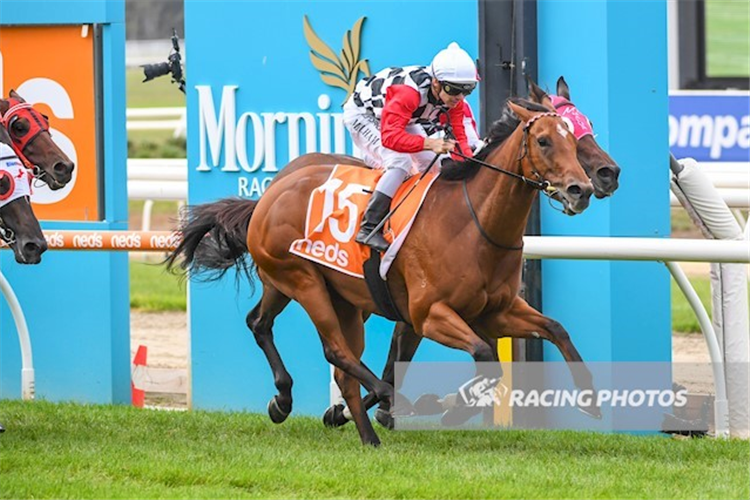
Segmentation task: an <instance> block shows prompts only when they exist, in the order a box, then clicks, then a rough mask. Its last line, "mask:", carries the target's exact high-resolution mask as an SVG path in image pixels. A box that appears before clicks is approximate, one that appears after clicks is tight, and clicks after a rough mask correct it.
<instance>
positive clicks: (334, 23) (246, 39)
mask: <svg viewBox="0 0 750 500" xmlns="http://www.w3.org/2000/svg"><path fill="white" fill-rule="evenodd" d="M427 6H428V4H427V3H425V2H403V3H399V4H395V3H384V2H377V1H361V2H278V1H246V2H216V1H202V0H186V2H185V31H186V36H185V39H186V41H187V44H188V45H189V50H188V53H189V54H190V55H189V60H188V69H187V71H188V72H189V88H188V93H187V104H188V122H189V127H188V164H189V174H188V181H189V188H188V189H189V192H188V196H189V203H190V204H191V205H195V204H199V203H207V202H212V201H216V200H218V199H220V198H226V197H229V196H241V197H246V198H257V197H258V196H260V195H261V194H262V192H263V190H264V189H265V187H266V186H267V185H268V183H270V181H271V180H272V179H273V177H274V175H275V174H276V173H277V172H278V171H279V170H280V169H282V168H283V167H284V166H285V165H286V164H287V163H288V162H289V161H290V160H291V159H294V158H296V157H297V156H299V155H301V154H304V153H306V152H313V151H320V152H337V153H348V154H351V153H353V152H354V151H353V149H352V145H351V139H350V138H349V134H348V132H347V131H346V130H345V128H344V126H343V120H342V110H341V105H342V104H343V103H344V101H345V100H346V98H347V97H348V95H349V93H350V91H351V89H352V88H353V86H354V85H355V84H356V82H357V81H358V80H359V79H361V78H364V77H366V76H369V75H371V74H374V73H376V72H377V71H379V70H381V69H383V68H385V67H388V66H406V65H428V64H429V63H430V61H431V60H432V58H433V56H434V55H435V54H436V53H437V52H438V51H440V50H441V49H443V48H445V47H446V46H447V45H448V44H449V43H450V42H452V41H455V42H458V43H459V44H460V45H461V46H462V47H463V48H464V49H466V50H467V51H468V52H469V54H471V55H473V56H475V57H476V56H478V48H477V47H478V46H477V40H478V33H477V26H478V19H477V15H478V7H477V2H476V1H475V0H464V1H451V2H442V3H441V4H440V8H439V9H432V8H426V7H427ZM447 12H449V13H450V15H446V13H447ZM217 34H218V35H219V36H217ZM470 101H471V104H472V105H473V107H474V109H475V110H477V109H478V93H476V92H475V93H474V94H473V95H472V96H471V99H470ZM234 278H235V276H234V275H233V274H231V273H230V274H228V275H227V276H225V277H224V279H223V280H222V281H221V282H220V283H212V284H206V283H200V282H197V281H194V282H191V284H190V337H191V340H190V346H191V358H192V365H191V376H192V406H193V407H194V408H216V409H219V408H223V409H249V410H254V411H265V408H266V403H267V402H268V400H269V399H270V398H271V396H272V395H273V394H274V393H275V388H274V386H273V379H272V376H271V372H270V370H269V369H268V363H267V362H266V360H265V358H264V356H263V354H262V352H261V350H260V349H259V348H258V347H257V346H256V345H255V340H254V338H253V335H252V333H251V332H250V331H249V330H248V329H247V327H246V326H245V315H246V314H247V313H248V311H249V310H250V309H251V308H252V307H253V306H254V305H255V304H256V303H257V301H258V300H259V298H260V286H256V289H255V290H253V289H251V287H250V286H248V285H247V283H246V280H245V279H244V277H240V280H239V282H238V283H239V286H238V287H236V286H235V279H234ZM392 325H393V323H391V322H387V321H385V320H379V319H371V320H370V321H368V323H367V325H366V329H367V335H366V340H367V347H366V353H365V362H366V363H367V364H368V365H369V366H370V367H371V368H372V369H373V370H375V371H376V372H377V371H380V369H381V367H382V366H383V364H384V362H385V358H386V352H387V350H388V347H389V345H390V333H391V330H392ZM274 333H275V340H276V343H277V345H278V348H279V351H280V353H281V356H282V358H283V359H284V360H285V362H286V364H287V368H288V369H289V371H290V373H291V375H292V377H293V378H294V381H295V383H294V389H293V394H294V398H295V399H294V411H295V413H300V412H301V413H308V414H309V413H312V414H318V415H319V414H321V412H322V411H323V410H324V409H325V408H326V407H327V406H328V402H329V397H328V391H329V381H330V371H329V365H328V364H327V363H326V361H325V358H324V356H323V350H322V348H321V344H320V340H319V338H318V335H317V333H316V331H315V329H314V327H313V325H312V322H311V321H310V320H309V319H308V318H307V315H306V314H305V313H304V311H302V309H301V308H300V307H299V306H298V305H297V304H296V303H292V304H291V305H290V306H289V307H287V309H286V310H285V311H283V313H282V314H281V315H280V316H279V318H278V320H277V322H276V323H275V325H274ZM425 344H426V345H425V346H424V348H423V349H421V350H420V353H419V358H421V357H422V356H424V357H425V358H424V359H432V360H440V359H468V356H466V355H464V354H463V353H457V352H456V351H451V350H449V349H446V348H443V347H442V346H437V345H436V344H434V343H430V342H425Z"/></svg>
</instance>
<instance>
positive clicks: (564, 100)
mask: <svg viewBox="0 0 750 500" xmlns="http://www.w3.org/2000/svg"><path fill="white" fill-rule="evenodd" d="M527 83H528V93H529V100H530V101H532V102H536V103H538V104H542V105H543V106H545V107H547V108H548V109H550V110H559V109H561V108H562V109H563V112H564V113H565V115H564V117H565V118H566V124H567V125H568V127H569V128H570V130H571V131H572V132H573V133H574V135H575V136H576V139H578V143H577V156H578V161H579V162H580V163H581V166H582V167H583V169H584V170H585V171H586V173H587V175H588V176H589V178H590V179H591V181H592V184H593V186H594V194H595V196H596V197H598V198H604V197H608V196H611V195H612V194H614V192H615V191H616V190H617V188H618V185H619V183H618V178H619V174H620V167H619V166H618V165H617V164H616V162H615V161H614V160H613V159H612V157H611V156H610V155H609V154H608V153H607V152H606V151H604V150H603V149H602V148H601V147H600V146H599V144H598V143H597V142H596V139H595V138H594V134H593V125H592V124H591V121H590V120H589V119H588V117H587V116H586V115H585V114H583V113H582V112H581V111H580V110H578V108H577V107H576V106H575V105H574V104H573V103H572V101H571V97H570V88H569V86H568V84H567V82H566V81H565V79H564V77H562V76H561V77H560V78H559V79H558V80H557V86H556V90H557V94H555V95H548V94H547V93H546V92H545V91H544V90H542V89H541V88H540V87H539V86H538V85H536V83H535V82H533V81H532V80H531V79H528V82H527ZM518 124H519V120H518V118H517V117H516V116H515V115H514V114H513V113H512V112H510V110H509V109H507V108H506V109H505V110H503V112H502V114H501V117H500V119H499V120H498V121H497V122H496V123H495V124H494V125H493V127H492V128H491V130H490V132H489V134H488V137H487V138H485V141H486V142H492V143H496V142H498V141H502V140H504V139H505V138H507V137H508V136H509V135H510V133H511V132H512V131H513V130H514V129H515V128H516V126H518ZM337 163H340V164H346V165H358V166H362V167H366V166H367V165H366V164H365V163H364V162H363V161H362V160H361V159H359V158H355V157H353V156H346V155H337V154H322V153H309V154H306V155H303V156H300V157H298V158H296V159H295V160H293V161H291V162H290V163H289V164H288V165H287V166H285V167H284V168H283V169H282V170H281V171H280V172H279V173H278V174H277V176H276V177H275V178H274V180H273V182H277V181H278V180H279V179H280V178H282V177H283V176H285V175H289V174H290V173H292V172H295V171H296V170H299V169H300V168H304V167H307V166H310V165H335V164H337ZM238 231H239V232H241V233H243V234H244V228H238ZM244 240H245V237H244V236H242V237H240V238H238V241H242V243H243V244H242V245H241V247H238V248H235V249H234V252H235V253H240V254H244V253H245V252H246V251H247V248H246V246H245V245H244ZM212 241H214V240H212V239H206V240H204V241H203V243H202V247H201V248H202V255H201V259H200V261H201V263H202V264H207V263H209V262H211V263H212V265H214V266H215V267H216V268H217V269H220V270H222V271H225V270H226V269H228V268H229V267H231V265H233V264H234V259H233V258H232V256H231V255H229V254H228V253H227V250H228V249H227V248H224V250H223V252H221V251H219V249H218V247H216V246H215V245H214V246H213V247H212V248H209V242H212ZM210 251H214V252H217V253H216V254H215V255H213V256H210V255H209V253H210ZM250 324H251V320H250V318H249V319H248V325H250ZM272 335H273V334H272V333H268V334H267V335H265V336H256V339H265V338H266V337H268V336H271V337H272ZM421 340H422V337H421V336H419V335H417V334H416V333H415V332H414V330H413V328H412V327H411V325H409V324H405V323H400V322H399V323H397V325H396V326H395V328H394V331H393V336H392V341H391V348H390V351H389V353H388V359H387V362H386V366H385V367H384V369H383V375H382V379H383V380H384V381H386V382H388V383H389V384H391V385H394V383H395V372H394V368H395V363H396V362H408V361H411V359H412V358H413V356H414V354H415V353H416V351H417V348H418V347H419V344H420V342H421ZM487 340H488V341H489V342H490V345H491V347H492V351H493V353H496V352H497V344H496V339H491V338H490V339H487ZM275 373H277V372H275ZM278 373H281V374H282V375H281V379H283V380H286V381H288V383H287V382H285V383H284V384H283V385H285V386H286V385H291V377H290V376H289V375H288V373H286V370H285V369H283V366H282V369H280V370H279V371H278ZM287 377H288V378H287ZM377 402H378V400H377V398H376V397H375V395H374V394H373V393H369V394H368V395H367V396H366V397H365V398H364V404H365V407H366V408H367V409H369V408H371V407H372V406H374V405H375V404H376V403H377ZM274 408H275V405H271V406H270V408H269V409H270V411H272V412H273V409H274ZM347 413H348V412H344V407H343V405H335V406H333V407H331V408H329V409H328V411H327V412H326V415H325V416H324V423H325V424H326V425H328V426H331V427H338V426H340V425H343V424H345V423H346V422H348V420H347V419H346V418H345V416H344V415H347ZM284 418H286V417H285V414H284V412H278V413H272V419H273V420H274V421H275V422H279V421H283V420H284ZM375 419H376V420H377V421H378V422H379V423H381V424H382V425H383V426H385V427H387V428H392V426H393V418H392V416H391V412H390V405H389V404H388V403H387V402H381V405H380V408H379V409H378V411H377V412H376V413H375Z"/></svg>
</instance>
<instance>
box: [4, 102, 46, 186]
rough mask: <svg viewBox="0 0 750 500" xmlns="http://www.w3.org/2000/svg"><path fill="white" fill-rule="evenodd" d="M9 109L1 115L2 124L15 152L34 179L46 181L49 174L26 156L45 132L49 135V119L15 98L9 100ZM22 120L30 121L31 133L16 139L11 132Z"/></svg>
mask: <svg viewBox="0 0 750 500" xmlns="http://www.w3.org/2000/svg"><path fill="white" fill-rule="evenodd" d="M8 103H9V107H8V110H7V111H6V112H5V113H4V114H2V115H0V124H2V126H3V127H5V129H6V130H7V131H8V135H9V136H10V139H11V144H10V145H11V147H12V148H13V151H15V153H16V155H17V156H18V158H19V159H20V160H21V162H22V163H23V164H24V166H25V167H26V168H27V169H29V170H31V172H32V173H33V178H34V179H38V180H40V181H43V180H44V177H45V176H46V175H47V173H46V172H45V171H44V170H42V169H41V168H39V167H38V166H37V165H34V164H33V163H32V162H31V161H29V159H28V158H27V157H26V155H25V154H24V151H25V150H26V148H27V147H28V146H29V144H31V143H32V142H33V141H34V140H36V139H37V138H38V137H39V136H40V135H41V134H42V133H43V132H47V133H49V121H48V120H47V117H46V116H44V115H43V114H42V113H40V112H39V111H37V110H36V109H34V107H33V106H32V105H31V104H29V103H27V102H23V101H19V100H18V99H14V98H13V97H10V98H8ZM20 118H26V119H27V120H28V121H29V132H28V133H27V134H25V135H24V136H23V137H20V138H19V137H14V135H13V133H12V132H11V127H12V126H13V124H14V123H15V122H16V120H18V119H20Z"/></svg>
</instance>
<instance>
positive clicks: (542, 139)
mask: <svg viewBox="0 0 750 500" xmlns="http://www.w3.org/2000/svg"><path fill="white" fill-rule="evenodd" d="M536 143H537V144H539V146H541V147H543V148H546V147H547V146H549V139H547V138H546V137H539V138H538V139H537V140H536Z"/></svg>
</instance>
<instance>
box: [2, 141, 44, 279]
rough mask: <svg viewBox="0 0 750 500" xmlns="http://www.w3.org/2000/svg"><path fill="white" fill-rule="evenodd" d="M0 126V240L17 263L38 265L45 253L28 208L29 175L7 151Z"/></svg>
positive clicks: (18, 160)
mask: <svg viewBox="0 0 750 500" xmlns="http://www.w3.org/2000/svg"><path fill="white" fill-rule="evenodd" d="M10 143H11V138H10V137H9V136H8V133H7V131H6V130H5V129H4V128H2V127H0V152H1V153H0V239H1V240H2V241H3V242H4V243H5V244H7V245H8V246H9V247H10V248H11V249H12V250H13V254H14V256H15V259H16V262H18V263H20V264H38V263H39V262H41V260H42V254H43V253H44V252H45V251H46V250H47V240H45V239H44V234H42V229H41V227H40V226H39V221H38V220H37V218H36V216H35V215H34V211H33V210H32V208H31V200H30V195H31V188H30V184H31V174H30V172H28V171H27V170H26V169H25V168H24V167H23V165H22V163H21V161H20V159H19V158H18V157H17V156H16V155H15V154H14V153H13V150H12V149H11V148H10Z"/></svg>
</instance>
